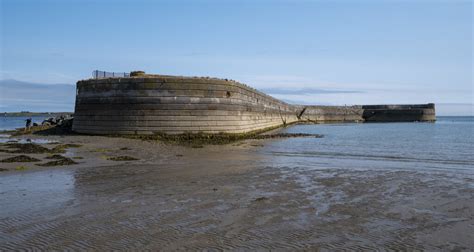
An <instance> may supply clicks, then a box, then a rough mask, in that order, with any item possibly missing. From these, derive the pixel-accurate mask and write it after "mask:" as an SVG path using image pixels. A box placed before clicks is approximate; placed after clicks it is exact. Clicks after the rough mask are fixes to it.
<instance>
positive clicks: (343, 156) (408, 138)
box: [261, 117, 474, 173]
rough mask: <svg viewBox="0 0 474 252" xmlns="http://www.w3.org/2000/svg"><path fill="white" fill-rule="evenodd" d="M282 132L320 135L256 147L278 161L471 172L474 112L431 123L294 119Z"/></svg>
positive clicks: (296, 164)
mask: <svg viewBox="0 0 474 252" xmlns="http://www.w3.org/2000/svg"><path fill="white" fill-rule="evenodd" d="M284 132H291V133H300V132H302V133H315V134H323V135H324V138H321V139H313V138H291V139H284V140H278V141H274V142H269V143H266V144H265V148H262V149H261V151H262V152H265V154H267V155H266V156H269V157H270V159H271V162H272V163H274V164H275V165H278V166H287V167H289V168H291V167H304V168H307V169H311V168H312V167H327V168H360V169H377V168H383V169H385V168H388V169H390V168H394V169H397V170H398V169H404V168H406V169H409V170H412V169H416V170H418V169H430V170H434V169H439V170H454V169H456V170H458V171H459V172H461V171H465V172H468V173H473V172H474V117H438V120H437V121H436V123H363V124H362V123H361V124H352V123H351V124H319V125H297V126H294V127H289V128H286V129H284ZM267 161H268V160H267Z"/></svg>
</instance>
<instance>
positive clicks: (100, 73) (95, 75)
mask: <svg viewBox="0 0 474 252" xmlns="http://www.w3.org/2000/svg"><path fill="white" fill-rule="evenodd" d="M120 77H130V73H124V72H122V73H119V72H106V71H99V70H95V71H93V72H92V78H94V79H104V78H120Z"/></svg>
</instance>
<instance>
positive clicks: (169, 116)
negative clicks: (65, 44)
mask: <svg viewBox="0 0 474 252" xmlns="http://www.w3.org/2000/svg"><path fill="white" fill-rule="evenodd" d="M392 106H393V105H392ZM407 106H408V107H406V106H405V105H403V106H401V105H396V106H395V107H390V106H388V107H383V106H302V105H290V104H287V103H285V102H283V101H280V100H278V99H275V98H273V97H271V96H269V95H266V94H264V93H262V92H260V91H257V90H256V89H253V88H251V87H249V86H247V85H244V84H241V83H238V82H236V81H232V80H227V79H217V78H201V77H182V76H166V75H142V76H138V77H126V78H106V79H90V80H82V81H79V82H78V83H77V96H76V105H75V115H74V123H73V130H74V131H76V132H79V133H88V134H155V133H166V134H180V133H199V132H204V133H245V132H251V131H256V130H262V129H266V128H272V127H277V126H281V125H285V124H290V123H294V122H314V123H326V122H363V121H432V120H434V118H435V115H434V105H431V104H428V105H407ZM426 106H428V107H426Z"/></svg>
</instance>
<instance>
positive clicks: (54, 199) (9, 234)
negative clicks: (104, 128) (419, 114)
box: [0, 136, 474, 251]
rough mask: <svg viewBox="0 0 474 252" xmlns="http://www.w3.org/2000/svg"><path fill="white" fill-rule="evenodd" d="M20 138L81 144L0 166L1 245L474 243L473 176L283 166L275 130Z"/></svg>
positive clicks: (406, 246)
mask: <svg viewBox="0 0 474 252" xmlns="http://www.w3.org/2000/svg"><path fill="white" fill-rule="evenodd" d="M22 138H33V139H34V138H41V139H47V140H51V141H53V142H59V143H58V144H78V145H81V146H80V147H77V148H68V149H67V150H66V152H65V153H63V154H62V155H63V156H65V157H68V158H71V159H72V160H74V161H75V162H77V163H78V164H75V165H68V166H55V167H42V166H37V165H36V164H37V163H44V162H46V159H45V158H46V157H47V156H48V155H49V154H25V155H28V156H30V157H33V158H37V159H39V160H41V161H39V162H32V163H0V168H3V169H5V170H6V171H3V172H0V206H1V209H2V210H1V211H0V250H18V249H34V250H64V249H72V250H84V249H89V250H114V249H118V250H137V249H138V250H145V249H149V250H178V249H181V250H201V249H210V250H212V249H216V250H221V249H223V250H230V249H240V250H255V249H265V250H268V249H272V250H273V249H283V250H295V249H301V250H304V249H309V250H316V249H322V250H325V249H326V250H337V249H343V248H347V249H361V250H364V249H379V248H385V249H395V250H423V249H426V250H466V251H469V250H472V249H473V248H474V219H473V218H474V176H473V174H472V173H463V172H451V171H442V170H433V171H429V170H422V171H416V170H406V169H405V170H401V169H400V170H397V169H352V168H351V167H347V168H340V167H337V168H331V167H330V166H327V165H324V164H321V165H310V166H308V165H304V164H300V163H298V162H294V163H292V164H291V165H289V164H288V163H285V162H278V160H275V159H274V157H273V156H272V155H271V152H269V151H266V148H269V147H268V146H269V145H271V142H272V141H282V140H275V139H268V140H246V141H240V142H237V143H233V144H227V145H209V146H203V147H202V148H192V147H185V146H177V145H170V144H164V143H160V142H156V141H141V140H132V139H123V138H109V137H92V136H47V137H45V136H23V137H22ZM56 145H57V144H56ZM41 146H45V147H47V148H53V147H54V146H55V144H47V143H45V144H41ZM199 147H200V146H199ZM1 149H3V150H7V149H8V148H6V147H5V146H4V145H2V147H1ZM16 155H19V154H13V153H8V152H0V159H5V158H9V157H13V156H16ZM120 156H128V157H133V158H136V159H138V160H132V161H113V160H110V159H111V157H120ZM20 166H21V168H20V169H18V167H20Z"/></svg>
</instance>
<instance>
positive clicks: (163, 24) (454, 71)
mask: <svg viewBox="0 0 474 252" xmlns="http://www.w3.org/2000/svg"><path fill="white" fill-rule="evenodd" d="M0 1H1V7H0V8H1V24H0V27H1V51H0V59H1V62H0V64H1V65H0V67H1V69H0V70H1V72H0V74H1V75H0V79H16V80H20V81H27V82H36V83H43V84H47V83H50V84H52V83H70V84H74V83H75V82H76V81H77V80H78V79H84V78H88V77H90V75H91V72H92V70H95V69H100V70H107V71H126V72H128V71H131V70H145V71H146V72H149V73H162V74H175V75H197V76H214V77H223V78H231V79H235V80H238V81H241V82H244V83H246V84H249V85H251V86H254V87H256V88H259V89H262V90H266V91H267V92H270V93H271V94H272V95H274V96H275V97H277V98H281V99H285V100H287V101H292V102H299V103H312V104H376V103H426V102H435V103H438V104H441V106H445V107H446V108H447V106H451V105H449V104H456V105H452V107H451V108H450V109H449V111H448V112H447V113H448V114H459V113H461V114H466V113H471V114H472V110H473V106H472V103H473V99H474V98H473V97H474V95H473V92H474V91H473V80H472V72H473V66H472V61H473V55H472V42H473V41H472V32H473V29H472V28H473V27H472V12H473V3H472V1H457V0H451V1H437V0H432V1H383V0H378V1H375V0H373V1H368V0H367V1H364V0H360V1H349V0H347V1H342V0H335V1H329V0H327V1H107V0H103V1H98V0H96V1H72V0H71V1H68V0H62V1H46V0H45V1H39V0H36V1H23V0H0ZM285 90H287V91H288V92H286V93H285V92H284V91H285ZM443 104H444V105H443ZM0 105H1V104H0ZM0 110H1V108H0Z"/></svg>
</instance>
